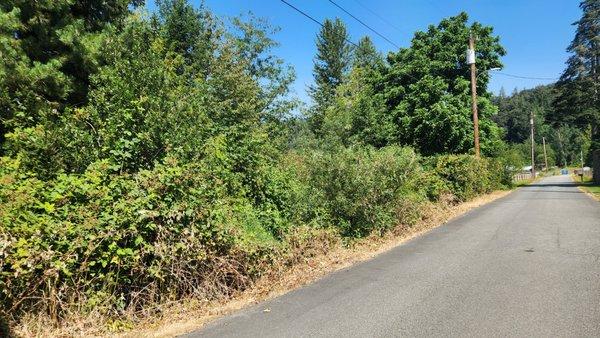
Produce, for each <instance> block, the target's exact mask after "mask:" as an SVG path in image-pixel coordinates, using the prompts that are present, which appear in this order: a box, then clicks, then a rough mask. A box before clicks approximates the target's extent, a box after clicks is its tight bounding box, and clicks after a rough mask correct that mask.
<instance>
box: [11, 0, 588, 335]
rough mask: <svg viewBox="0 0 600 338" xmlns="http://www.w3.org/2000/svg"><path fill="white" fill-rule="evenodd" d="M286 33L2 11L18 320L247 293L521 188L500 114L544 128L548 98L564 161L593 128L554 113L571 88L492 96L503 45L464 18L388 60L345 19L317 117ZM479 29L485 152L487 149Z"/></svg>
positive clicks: (203, 18)
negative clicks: (473, 71) (368, 241)
mask: <svg viewBox="0 0 600 338" xmlns="http://www.w3.org/2000/svg"><path fill="white" fill-rule="evenodd" d="M276 32H277V29H276V28H274V27H271V26H270V25H269V24H268V22H266V21H265V20H262V19H260V18H255V17H253V16H251V15H246V16H242V17H237V18H233V19H228V18H221V17H218V16H215V15H214V14H213V13H212V12H211V11H210V9H209V8H206V7H200V8H195V7H194V6H192V5H191V4H190V3H188V2H187V1H186V0H161V1H158V10H157V11H156V12H155V13H148V12H147V11H146V10H145V9H144V7H143V4H142V3H141V1H139V0H133V1H127V0H108V1H95V0H80V1H67V0H58V1H56V0H46V1H22V0H7V1H3V2H2V3H1V4H0V55H1V56H2V57H1V59H0V118H1V120H0V137H1V138H0V154H1V156H2V157H1V159H0V182H1V184H0V290H1V293H0V316H1V317H3V318H5V319H6V321H7V322H8V323H9V324H10V326H11V327H16V328H19V329H20V330H26V329H27V328H26V326H27V325H26V323H27V321H26V319H28V320H30V322H31V318H34V322H43V323H50V325H56V326H60V325H66V324H65V323H68V322H69V320H72V319H73V318H79V317H82V316H83V317H85V316H87V317H93V318H103V320H104V323H106V322H107V320H108V321H109V322H116V323H118V320H123V321H124V322H127V320H129V319H131V317H130V316H131V314H132V313H135V314H136V315H140V314H142V315H145V316H148V315H149V316H151V315H153V313H154V312H153V311H154V310H153V309H155V308H156V305H159V304H165V303H168V302H174V301H175V302H176V301H181V300H183V299H190V298H196V299H203V300H206V299H208V300H215V299H227V298H228V297H230V296H231V295H232V294H234V293H235V292H237V291H240V290H244V289H246V288H248V287H251V286H252V283H253V282H254V281H255V280H256V279H257V278H259V277H260V276H262V275H264V274H266V273H268V272H269V271H271V270H272V269H283V268H286V267H290V266H293V265H294V264H296V263H297V262H299V261H301V260H302V259H303V258H305V257H309V256H310V255H315V254H318V253H323V252H327V251H326V250H327V248H329V247H330V245H334V244H333V243H337V244H335V245H348V243H351V242H352V241H353V240H355V239H357V238H361V237H365V236H367V235H369V234H373V233H378V234H383V233H385V232H387V231H390V230H392V229H405V228H407V227H410V226H412V225H413V224H415V223H416V222H418V221H419V220H421V219H422V217H424V214H423V208H424V206H427V205H431V204H434V203H435V204H444V203H446V204H447V203H450V204H453V203H459V202H461V201H466V200H469V199H471V198H473V197H475V196H477V195H480V194H484V193H487V192H490V191H492V190H495V189H500V188H503V187H507V186H510V185H511V183H512V172H511V169H514V168H515V167H516V165H517V164H519V160H520V159H517V160H515V157H514V156H513V155H514V154H512V153H511V151H512V150H511V149H512V148H511V147H510V146H508V145H507V142H505V141H504V140H503V135H504V131H503V129H502V128H501V126H502V127H505V128H506V137H507V141H508V142H509V143H522V142H525V141H526V139H527V132H526V129H527V125H526V122H527V119H526V118H525V119H523V115H522V112H523V111H527V110H528V109H534V110H536V112H537V115H536V116H537V119H539V120H540V122H539V123H540V125H542V126H544V127H541V128H539V129H538V132H537V133H536V141H538V140H537V139H538V138H540V137H541V136H546V135H547V138H548V139H549V142H550V143H551V144H552V149H554V154H553V155H552V156H554V157H553V158H554V159H555V160H554V161H555V162H557V163H561V161H563V162H564V163H566V164H568V163H572V162H573V156H574V155H573V153H576V152H577V149H579V148H577V149H575V145H576V142H573V141H572V139H573V136H571V135H575V134H577V131H574V130H572V129H569V128H563V129H560V128H559V129H556V130H554V131H555V132H553V129H552V128H551V127H549V126H548V125H547V122H546V117H547V115H548V109H549V108H548V106H549V105H550V103H549V102H550V101H552V100H553V98H554V97H555V94H554V93H553V89H552V88H550V87H541V88H537V89H535V90H531V91H526V92H522V93H518V94H515V95H513V96H511V97H510V98H507V97H499V98H493V97H492V95H491V94H490V93H489V92H488V91H487V84H488V80H489V77H488V74H487V72H485V71H484V70H487V69H491V68H493V67H500V66H501V65H502V64H501V60H500V58H501V57H502V56H503V55H504V54H505V50H504V49H503V47H502V46H501V44H500V38H499V37H498V36H496V35H495V34H494V32H493V29H492V28H491V27H489V26H485V25H482V24H480V23H477V22H475V23H472V24H469V19H468V16H467V14H465V13H460V14H458V15H456V16H453V17H449V18H446V19H444V20H442V21H441V22H440V23H438V24H435V25H431V26H429V27H428V28H427V29H426V30H424V31H421V32H416V33H415V35H414V37H413V39H412V42H411V44H410V46H408V47H406V48H401V49H399V50H397V51H396V52H393V53H390V54H389V55H385V56H384V55H382V54H381V53H380V52H378V51H377V49H376V48H375V46H374V45H373V43H372V42H371V40H370V39H369V38H368V37H363V38H361V39H360V42H359V43H358V44H357V46H354V45H352V44H350V43H349V41H351V38H353V37H349V36H348V33H347V30H346V27H345V25H344V23H343V22H342V21H341V20H339V19H333V20H327V21H325V22H324V24H323V28H322V30H321V31H320V33H319V35H318V36H317V37H316V43H317V50H318V53H317V55H316V56H315V61H314V77H315V81H314V83H315V84H314V86H313V87H311V88H310V94H311V96H312V99H313V103H312V104H310V105H309V107H308V108H307V109H302V108H301V107H300V105H299V103H298V100H297V99H296V98H295V97H293V96H292V95H291V94H290V90H289V88H290V84H291V83H292V82H293V79H294V76H295V75H294V70H293V69H292V67H291V66H290V65H289V64H287V63H286V61H285V60H282V59H280V58H279V57H277V55H275V54H274V52H273V49H274V47H276V46H277V44H278V43H277V40H276ZM470 34H475V35H476V36H477V38H478V41H477V46H478V47H477V67H478V68H479V69H481V70H482V73H481V74H480V76H479V77H478V88H477V90H478V92H479V94H480V98H479V112H480V130H481V144H482V154H483V155H484V157H483V158H476V157H474V156H472V155H471V154H472V153H473V149H472V148H473V136H472V135H473V123H472V115H471V110H470V105H471V98H470V88H469V67H468V65H467V63H466V56H465V45H466V42H467V41H468V39H469V35H470ZM498 106H499V107H500V108H498ZM498 110H499V111H500V114H499V115H498V116H497V117H495V118H492V117H493V116H494V115H495V114H497V113H498ZM298 111H302V112H303V114H300V115H299V114H297V112H298ZM569 133H574V134H569ZM577 135H580V134H577ZM577 137H579V136H577ZM559 154H560V155H559ZM561 164H562V163H561ZM117 326H118V325H117ZM24 327H25V328H24Z"/></svg>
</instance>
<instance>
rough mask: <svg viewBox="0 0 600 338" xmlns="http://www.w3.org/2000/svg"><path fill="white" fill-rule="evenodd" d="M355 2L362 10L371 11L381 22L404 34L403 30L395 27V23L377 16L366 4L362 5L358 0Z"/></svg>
mask: <svg viewBox="0 0 600 338" xmlns="http://www.w3.org/2000/svg"><path fill="white" fill-rule="evenodd" d="M354 2H356V3H357V4H359V5H360V6H361V7H362V8H364V9H366V10H367V11H369V12H370V13H371V14H373V15H374V16H376V17H378V18H379V20H381V21H382V22H384V23H385V24H387V25H388V26H390V27H392V28H394V29H395V30H397V31H399V32H403V31H404V30H403V29H400V28H398V26H396V25H394V24H393V23H391V22H390V21H388V20H387V19H386V18H384V17H383V16H381V15H379V14H377V12H375V11H373V10H372V9H370V8H369V7H367V6H365V5H364V4H362V3H361V2H360V1H358V0H354Z"/></svg>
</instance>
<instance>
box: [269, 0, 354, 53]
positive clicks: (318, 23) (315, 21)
mask: <svg viewBox="0 0 600 338" xmlns="http://www.w3.org/2000/svg"><path fill="white" fill-rule="evenodd" d="M280 1H281V2H283V3H284V4H286V5H288V6H289V7H291V8H292V9H294V10H295V11H296V12H298V13H300V14H302V15H304V16H305V17H307V18H308V19H310V20H311V21H313V22H314V23H316V24H317V25H319V26H321V27H324V26H323V24H322V23H321V21H319V20H317V19H315V18H313V17H312V16H310V15H308V14H307V13H306V12H304V11H302V10H301V9H299V8H298V7H296V6H294V5H292V4H290V3H289V2H287V1H285V0H280ZM345 40H346V41H347V42H348V43H349V44H351V45H354V47H358V45H357V44H355V43H354V42H352V41H351V40H349V39H345Z"/></svg>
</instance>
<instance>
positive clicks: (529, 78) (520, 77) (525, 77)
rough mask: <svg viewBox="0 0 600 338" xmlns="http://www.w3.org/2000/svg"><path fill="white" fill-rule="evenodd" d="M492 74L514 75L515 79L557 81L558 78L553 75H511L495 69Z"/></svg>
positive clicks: (511, 75)
mask: <svg viewBox="0 0 600 338" xmlns="http://www.w3.org/2000/svg"><path fill="white" fill-rule="evenodd" d="M493 72H494V74H500V75H504V76H508V77H514V78H517V79H526V80H552V81H557V80H559V79H558V78H555V77H531V76H520V75H513V74H507V73H501V72H497V71H493Z"/></svg>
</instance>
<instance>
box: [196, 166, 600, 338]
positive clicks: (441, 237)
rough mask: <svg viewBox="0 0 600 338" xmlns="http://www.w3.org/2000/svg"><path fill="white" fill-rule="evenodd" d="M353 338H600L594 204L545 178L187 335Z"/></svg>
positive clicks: (599, 239)
mask: <svg viewBox="0 0 600 338" xmlns="http://www.w3.org/2000/svg"><path fill="white" fill-rule="evenodd" d="M264 309H269V310H270V311H269V312H265V311H264ZM363 336H364V337H398V336H406V337H413V336H438V337H441V336H444V337H447V336H454V337H466V336H478V337H479V336H493V337H507V336H521V337H550V336H552V337H566V336H569V337H600V204H599V203H598V202H597V201H594V200H592V199H591V198H589V197H588V196H586V195H585V194H583V193H581V192H580V191H579V190H578V189H577V188H576V187H575V186H574V185H573V184H572V183H571V181H570V179H569V178H568V177H566V176H555V177H549V178H546V179H544V180H542V181H541V182H540V183H537V184H534V185H531V186H527V187H523V188H520V189H518V190H517V191H515V192H513V193H511V194H510V195H508V196H506V197H504V198H502V199H499V200H496V201H494V202H492V203H490V204H487V205H485V206H483V207H480V208H478V209H475V210H472V211H471V212H469V213H467V214H465V215H463V216H462V217H459V218H457V219H455V220H453V221H451V222H449V223H447V224H445V225H443V226H441V227H438V228H436V229H434V230H432V231H430V232H428V233H427V234H425V235H423V236H420V237H418V238H415V239H413V240H411V241H409V242H407V243H406V244H404V245H401V246H399V247H397V248H395V249H393V250H391V251H389V252H386V253H385V254H382V255H380V256H377V257H375V258H374V259H372V260H369V261H366V262H363V263H360V264H357V265H355V266H352V267H350V268H347V269H344V270H341V271H338V272H336V273H333V274H331V275H328V276H327V277H325V278H323V279H321V280H319V281H316V282H315V283H313V284H310V285H308V286H306V287H303V288H301V289H298V290H295V291H293V292H290V293H288V294H286V295H283V296H281V297H278V298H276V299H273V300H271V301H267V302H264V303H260V304H258V305H256V306H253V307H250V308H248V309H245V310H242V311H239V312H237V313H235V314H233V315H230V316H227V317H224V318H221V319H219V320H217V321H215V322H213V323H211V324H209V325H207V326H206V327H205V328H204V329H203V330H201V331H198V332H194V333H192V334H190V335H189V337H363Z"/></svg>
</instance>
